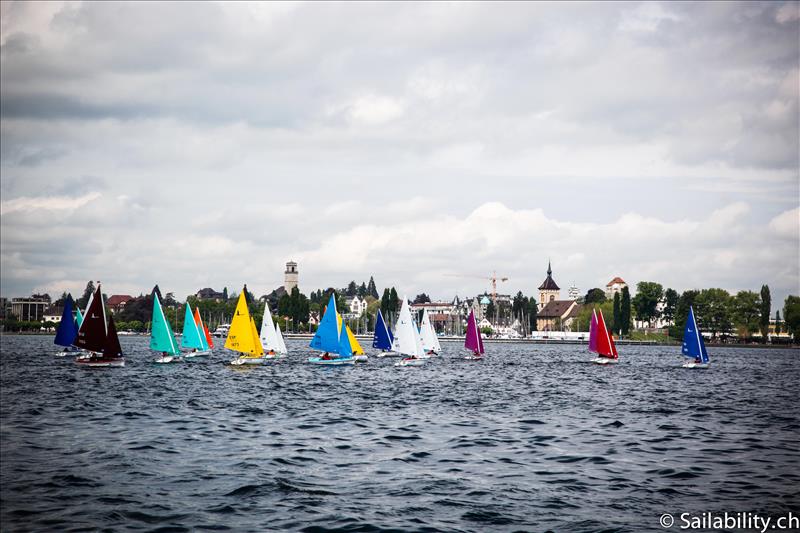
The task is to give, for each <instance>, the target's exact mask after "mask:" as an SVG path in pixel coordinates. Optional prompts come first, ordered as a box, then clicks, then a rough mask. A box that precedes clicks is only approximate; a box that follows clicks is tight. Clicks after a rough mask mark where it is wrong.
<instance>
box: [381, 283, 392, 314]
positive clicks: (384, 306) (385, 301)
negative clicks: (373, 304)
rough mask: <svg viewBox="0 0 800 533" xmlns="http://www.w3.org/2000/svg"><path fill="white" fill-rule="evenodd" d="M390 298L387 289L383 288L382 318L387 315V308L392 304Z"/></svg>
mask: <svg viewBox="0 0 800 533" xmlns="http://www.w3.org/2000/svg"><path fill="white" fill-rule="evenodd" d="M391 299H392V295H391V293H390V292H389V289H388V288H387V289H383V296H381V314H382V315H383V318H384V319H386V317H387V316H389V308H390V307H391V305H392V304H391Z"/></svg>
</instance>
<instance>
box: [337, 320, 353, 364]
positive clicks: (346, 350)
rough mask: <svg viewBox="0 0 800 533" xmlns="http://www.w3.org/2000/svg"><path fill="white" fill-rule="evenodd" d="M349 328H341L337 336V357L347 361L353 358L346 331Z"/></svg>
mask: <svg viewBox="0 0 800 533" xmlns="http://www.w3.org/2000/svg"><path fill="white" fill-rule="evenodd" d="M349 329H350V328H348V327H347V326H345V327H343V328H342V330H341V333H340V334H339V350H338V351H339V357H341V358H342V359H349V358H351V357H353V346H352V345H351V344H350V335H348V331H349Z"/></svg>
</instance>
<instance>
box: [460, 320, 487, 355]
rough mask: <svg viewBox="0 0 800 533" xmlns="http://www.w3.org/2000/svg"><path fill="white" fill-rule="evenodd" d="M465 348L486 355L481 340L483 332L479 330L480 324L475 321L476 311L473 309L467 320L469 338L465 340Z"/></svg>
mask: <svg viewBox="0 0 800 533" xmlns="http://www.w3.org/2000/svg"><path fill="white" fill-rule="evenodd" d="M464 348H466V349H467V350H472V351H473V352H477V353H484V351H483V339H481V332H480V330H479V329H478V322H477V320H475V311H474V310H472V309H470V311H469V318H468V319H467V337H466V339H465V340H464Z"/></svg>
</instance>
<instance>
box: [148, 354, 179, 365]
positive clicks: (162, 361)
mask: <svg viewBox="0 0 800 533" xmlns="http://www.w3.org/2000/svg"><path fill="white" fill-rule="evenodd" d="M181 361H182V359H181V358H180V357H178V356H176V355H166V356H162V357H159V358H158V359H156V360H154V361H153V364H156V365H169V364H172V363H180V362H181Z"/></svg>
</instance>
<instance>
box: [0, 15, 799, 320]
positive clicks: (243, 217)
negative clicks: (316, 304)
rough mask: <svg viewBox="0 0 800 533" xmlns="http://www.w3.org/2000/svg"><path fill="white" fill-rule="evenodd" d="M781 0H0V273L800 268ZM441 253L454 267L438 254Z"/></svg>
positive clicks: (107, 282)
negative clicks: (297, 0)
mask: <svg viewBox="0 0 800 533" xmlns="http://www.w3.org/2000/svg"><path fill="white" fill-rule="evenodd" d="M798 6H799V4H798V3H782V2H774V3H772V2H763V3H752V4H746V3H718V2H703V3H696V4H692V3H641V4H637V3H619V4H613V3H605V2H603V3H596V4H590V3H552V4H548V3H538V2H537V3H529V4H525V3H517V2H514V3H507V4H503V3H496V2H492V3H440V2H437V3H427V4H426V3H405V2H404V3H361V2H358V3H348V4H334V3H310V4H293V3H292V4H289V3H287V4H278V3H257V4H245V3H239V2H230V3H222V4H215V3H210V2H204V3H197V4H190V3H186V2H177V3H172V4H170V3H154V2H147V3H139V4H137V3H133V2H130V3H128V2H126V3H110V2H92V3H78V2H76V3H59V2H37V3H34V2H3V3H2V17H0V20H2V36H1V39H2V120H1V122H0V125H1V127H2V165H1V168H0V170H1V171H2V188H1V190H0V192H1V193H2V207H1V209H2V217H1V218H2V265H1V266H2V276H1V277H2V284H1V285H2V286H1V287H0V292H2V295H3V296H6V297H12V296H22V295H27V294H30V293H31V292H32V291H42V290H43V291H48V292H50V293H51V294H56V293H58V294H60V292H61V291H62V290H68V291H71V292H72V293H73V294H74V295H79V294H80V293H81V292H82V290H83V287H84V286H85V284H86V281H87V280H89V279H93V280H97V279H99V280H102V281H103V283H104V290H105V292H107V293H108V294H116V293H130V294H134V295H136V294H139V293H140V292H146V291H148V290H149V289H150V288H151V287H152V286H153V285H154V284H155V283H159V284H160V286H161V288H162V290H163V291H165V292H167V291H174V292H175V294H176V295H177V296H179V297H180V298H183V297H184V296H185V295H187V294H190V293H194V292H195V291H196V290H197V289H199V288H201V287H207V286H210V287H213V288H215V289H217V290H222V287H223V286H227V287H228V289H229V290H236V291H238V290H240V288H241V285H242V284H243V283H247V285H248V288H250V289H251V290H252V291H254V292H255V293H257V294H263V293H265V292H267V291H269V290H271V289H273V288H275V287H277V286H278V285H281V284H282V282H283V270H284V264H285V262H286V261H287V260H289V259H294V260H296V261H298V263H299V270H300V285H301V289H302V290H303V292H306V293H308V292H309V291H311V290H315V289H317V288H324V287H328V286H335V287H341V286H344V285H346V284H347V282H349V281H350V280H351V279H355V280H357V281H361V280H368V279H369V276H370V275H374V277H375V281H376V283H377V285H378V288H379V289H380V290H382V289H383V288H384V287H385V286H387V285H395V286H396V287H397V288H398V291H399V292H400V294H401V295H402V294H403V293H406V294H408V295H409V296H410V297H413V296H414V295H415V294H417V293H420V292H426V293H428V294H430V295H431V296H432V297H433V298H443V299H444V298H452V297H453V296H454V295H455V294H458V295H460V296H466V295H472V294H475V293H478V292H483V291H484V290H490V284H489V282H488V281H482V280H481V279H480V278H479V276H486V277H488V275H489V274H490V273H491V272H492V271H494V270H496V271H497V273H498V275H502V276H507V277H508V278H509V280H508V281H507V282H506V283H504V284H502V285H500V287H499V288H500V290H501V291H502V292H504V293H509V292H511V293H516V291H518V290H522V291H523V293H525V294H527V295H531V294H534V293H535V292H536V288H537V287H538V286H539V284H540V283H541V282H542V280H543V279H544V276H545V270H546V269H547V261H548V259H550V260H552V265H553V271H554V278H555V280H556V282H557V283H558V284H559V285H560V286H561V288H562V291H563V292H562V296H563V297H566V289H567V288H568V287H569V286H570V285H571V284H573V283H574V284H576V285H577V286H578V287H579V288H580V290H581V293H585V292H586V290H587V289H589V288H591V287H604V286H605V284H606V283H607V282H608V281H609V280H610V279H611V278H612V277H614V276H621V277H622V278H624V279H625V280H626V281H627V282H628V283H629V284H631V285H632V286H633V285H635V284H636V283H637V282H639V281H643V280H644V281H650V280H652V281H657V282H660V283H662V284H663V285H664V286H665V287H673V288H675V289H677V290H679V291H682V290H685V289H690V288H706V287H722V288H725V289H728V290H730V291H732V292H735V291H738V290H741V289H749V290H755V291H758V290H759V289H760V287H761V285H762V283H767V284H769V285H770V287H771V289H772V293H773V309H776V308H778V307H779V306H777V305H776V301H780V303H781V305H780V307H782V301H783V299H784V298H785V296H786V295H787V294H789V293H794V294H797V293H798V292H800V286H799V285H800V272H799V271H798V270H799V268H800V266H799V265H800V235H798V231H799V230H798V228H799V227H800V207H799V206H800V174H799V172H800V170H799V169H800V161H799V158H800V156H799V153H800V148H799V146H800V135H799V133H798V132H799V131H800V124H799V123H798V121H799V120H800V119H799V118H798V117H799V115H798V86H799V85H800V81H799V80H798V66H799V62H800V49H799V47H800V14H799V13H800V8H799V7H798ZM452 274H459V275H463V276H474V277H454V276H452Z"/></svg>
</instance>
